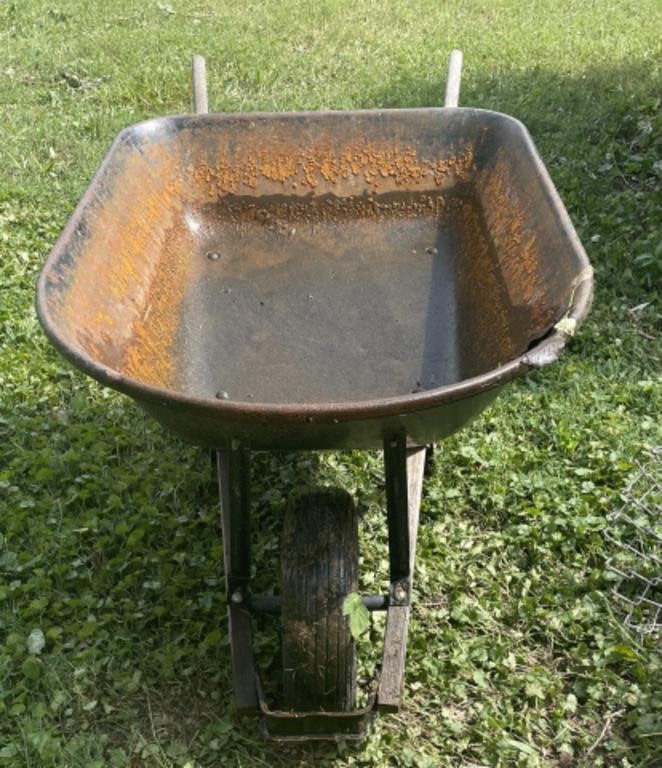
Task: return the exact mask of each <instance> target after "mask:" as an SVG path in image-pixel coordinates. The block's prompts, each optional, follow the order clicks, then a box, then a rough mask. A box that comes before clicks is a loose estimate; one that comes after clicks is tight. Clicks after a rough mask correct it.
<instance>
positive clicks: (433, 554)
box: [0, 0, 662, 768]
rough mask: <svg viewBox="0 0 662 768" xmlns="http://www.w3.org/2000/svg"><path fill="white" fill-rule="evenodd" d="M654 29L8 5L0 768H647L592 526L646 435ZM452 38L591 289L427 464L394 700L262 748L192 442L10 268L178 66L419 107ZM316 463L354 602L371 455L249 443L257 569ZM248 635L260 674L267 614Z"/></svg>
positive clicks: (330, 6) (354, 104) (553, 9)
mask: <svg viewBox="0 0 662 768" xmlns="http://www.w3.org/2000/svg"><path fill="white" fill-rule="evenodd" d="M661 28H662V6H660V4H659V2H657V0H641V1H640V2H627V1H626V0H619V1H618V2H617V1H616V0H614V1H613V2H612V1H611V0H596V2H586V0H583V1H582V2H579V0H576V1H572V0H567V1H566V2H556V0H554V1H552V0H548V1H547V2H543V1H542V0H541V1H540V2H529V3H525V2H514V0H493V2H491V3H486V2H471V1H469V2H467V1H466V0H465V1H464V2H439V0H434V2H433V1H432V0H429V1H423V0H420V1H419V2H412V3H405V2H370V1H369V0H353V1H352V2H347V1H345V0H333V1H331V0H328V1H327V2H324V1H323V0H318V2H314V3H313V2H290V1H289V0H281V1H280V2H276V0H273V1H269V2H254V3H245V4H242V3H217V2H211V0H207V1H206V2H203V0H199V1H197V2H195V1H194V2H183V1H180V0H169V2H167V3H166V2H163V3H158V2H151V0H150V1H149V2H143V3H138V2H129V1H128V0H114V1H113V2H107V3H101V2H92V0H87V1H86V2H80V0H78V1H77V2H74V0H61V1H60V2H58V3H57V4H56V5H53V4H51V3H46V2H43V1H42V0H22V1H21V2H19V1H18V0H15V1H12V0H3V2H2V4H0V74H1V78H0V129H1V131H2V146H1V149H0V344H1V349H0V766H4V765H6V766H11V767H12V768H13V767H14V766H16V767H17V768H18V767H21V768H22V767H23V766H35V767H39V768H41V766H63V767H67V768H69V767H72V768H91V767H93V766H128V765H131V766H160V767H163V766H186V765H188V766H191V768H193V766H204V767H206V766H216V765H220V766H236V767H237V768H239V767H240V766H244V767H247V766H261V765H263V766H271V767H272V768H280V767H283V768H284V767H285V766H288V767H289V766H308V765H311V766H312V765H315V766H375V767H379V768H381V766H415V767H417V768H424V767H425V766H434V767H435V768H436V767H437V766H452V767H455V766H462V767H464V768H470V767H473V768H476V767H477V766H527V768H533V767H534V766H550V767H552V766H577V767H578V768H579V767H582V768H583V767H584V766H607V767H609V768H611V767H612V766H622V767H626V766H632V767H634V766H637V767H638V768H639V767H640V768H644V767H648V766H655V765H660V764H662V762H661V760H660V749H659V744H660V734H661V733H662V710H661V705H660V689H661V675H660V657H659V650H658V649H657V648H656V646H655V643H654V642H653V641H652V640H651V639H650V638H649V639H642V638H638V637H636V636H634V635H633V634H632V633H630V632H629V631H628V630H626V629H625V628H624V626H623V624H622V622H621V619H622V615H623V614H622V612H621V610H620V608H619V606H618V605H617V604H615V603H614V602H613V601H612V600H610V598H609V596H608V592H609V581H608V579H607V578H606V575H605V570H604V560H605V557H606V556H607V555H608V554H609V548H608V546H607V545H606V544H605V541H604V538H603V536H602V531H603V530H604V529H605V527H606V525H607V515H608V514H609V513H610V512H611V511H613V510H614V509H616V508H617V507H618V506H619V504H620V500H619V489H621V488H622V487H623V485H624V484H625V483H626V482H627V481H628V479H629V478H630V477H631V475H632V472H633V471H634V461H635V459H636V458H637V457H640V456H642V455H644V454H645V453H646V451H647V450H649V449H650V448H651V447H653V446H655V445H659V444H660V443H661V442H662V440H661V435H660V424H659V413H660V411H661V410H662V402H661V401H662V397H661V396H660V395H661V388H660V379H659V371H660V344H659V335H658V334H659V285H660V279H661V277H662V274H661V262H662V246H661V245H660V240H659V232H660V227H661V225H662V213H661V210H662V167H661V166H660V156H661V153H660V149H661V148H662V138H661V137H662V117H661V110H660V94H661V93H662V74H661V62H662V46H661V44H660V38H659V30H660V29H661ZM453 47H460V48H462V49H463V50H464V52H465V61H466V65H465V73H464V79H463V88H462V94H461V102H462V103H464V104H470V105H475V106H481V107H486V108H491V109H498V110H501V111H504V112H507V113H509V114H512V115H515V116H516V117H519V118H520V119H521V120H523V121H524V122H525V123H526V125H527V126H528V127H529V129H530V130H531V133H532V134H533V137H534V139H535V141H536V143H537V144H538V147H539V149H540V151H541V154H542V156H543V159H544V160H545V162H546V164H547V166H548V168H549V170H550V172H551V174H552V176H553V178H554V181H555V183H556V184H557V187H558V189H559V191H560V193H561V197H562V199H563V200H564V202H565V203H566V206H567V207H568V210H569V212H570V214H571V216H572V218H573V220H574V222H575V225H576V226H577V229H578V231H579V234H580V237H581V238H582V240H583V242H584V244H585V245H586V247H587V250H588V252H589V256H590V258H591V259H592V262H593V264H594V266H595V268H596V280H597V283H596V285H597V291H596V298H595V305H594V308H593V312H592V315H591V318H590V321H589V322H588V323H587V325H586V326H584V328H583V329H582V331H581V333H580V335H579V336H578V338H577V339H576V340H575V341H573V343H572V345H571V347H570V349H569V351H568V352H567V353H566V354H565V355H564V356H563V357H562V359H561V360H560V361H559V363H558V364H556V365H554V366H552V367H551V368H550V369H548V370H545V371H544V372H541V373H539V374H536V375H535V376H532V377H531V378H530V379H528V380H526V381H521V382H518V383H517V384H515V385H512V386H510V387H508V389H507V391H506V392H505V393H504V395H503V396H502V397H501V398H500V400H499V401H498V403H497V404H496V405H495V406H494V407H493V408H492V409H491V410H489V411H488V412H487V413H485V414H484V415H483V416H482V417H481V418H480V419H479V420H478V421H477V422H475V423H474V424H473V425H472V426H471V427H470V428H468V429H467V430H465V431H464V432H463V433H462V434H460V435H457V436H455V437H453V438H451V439H449V440H448V441H447V442H446V443H445V444H444V445H442V446H440V447H439V449H438V451H437V453H436V456H435V460H434V468H433V472H432V475H431V477H430V478H429V479H428V481H427V484H426V490H425V498H424V501H423V508H422V528H421V534H420V554H419V571H418V574H417V590H416V592H417V594H416V599H417V604H416V607H415V609H414V612H413V622H412V627H411V637H410V645H409V647H410V653H409V661H408V669H407V678H406V707H405V709H404V710H403V711H402V712H401V713H400V714H399V715H397V716H383V717H380V718H379V719H378V721H377V724H376V727H375V729H374V732H373V734H372V736H371V737H370V739H369V740H368V741H367V742H366V743H365V744H363V745H361V746H359V747H355V746H351V745H346V744H344V745H340V746H337V747H336V746H326V747H316V748H313V747H305V748H297V749H294V748H282V747H281V748H277V747H273V746H270V745H268V744H265V743H263V742H261V741H260V739H259V737H258V734H257V731H256V728H255V725H254V724H253V723H252V722H250V721H249V722H247V723H240V722H238V721H237V720H236V718H235V716H234V715H233V712H232V706H231V695H230V682H229V676H228V644H227V633H226V630H227V625H226V620H225V617H224V608H223V602H222V581H223V574H222V563H221V546H220V540H219V534H218V530H217V522H216V520H217V501H216V492H215V489H214V488H213V487H212V485H211V484H210V479H209V466H208V459H207V457H206V456H205V454H204V453H203V452H202V451H200V450H198V449H196V448H193V447H190V446H186V445H183V444H182V443H180V442H179V441H178V440H176V439H175V438H174V437H172V436H171V435H169V434H166V433H165V432H163V431H162V430H161V429H160V428H159V427H157V426H156V425H155V424H153V423H152V422H151V421H150V420H149V419H147V418H146V417H143V415H142V414H141V412H139V411H138V410H137V408H136V407H134V406H133V404H132V403H131V402H129V401H128V400H126V399H125V398H123V397H120V396H119V395H116V394H114V393H111V392H109V391H105V390H102V389H101V388H100V387H98V386H97V385H96V384H95V383H94V382H92V381H91V380H89V379H87V378H85V377H84V376H83V375H81V374H79V373H78V372H76V371H74V370H72V369H71V368H70V367H69V366H67V365H66V364H65V363H64V362H63V361H62V360H61V359H60V358H59V357H58V356H57V354H56V353H55V352H54V350H53V349H52V348H51V347H50V346H49V345H48V343H47V342H46V340H45V338H44V336H43V334H42V333H41V331H40V329H39V327H38V324H37V321H36V318H35V314H34V310H33V296H34V286H35V281H36V278H37V274H38V272H39V269H40V267H41V265H42V264H43V262H44V259H45V257H46V255H47V253H48V251H49V249H50V248H51V247H52V245H53V243H54V242H55V239H56V237H57V235H58V233H59V231H60V229H61V228H62V226H63V225H64V224H65V222H66V220H67V218H68V216H69V215H70V213H71V211H72V210H73V207H74V205H75V204H76V202H77V200H78V199H79V197H80V195H81V194H82V192H83V190H84V189H85V187H86V186H87V184H88V181H89V179H90V177H91V175H92V173H93V172H94V169H95V168H96V166H97V165H98V163H99V162H100V160H101V158H102V157H103V155H104V152H105V150H106V148H107V146H108V144H109V142H110V141H111V139H112V137H113V136H114V135H115V134H116V133H117V131H119V130H120V129H121V128H122V127H124V126H126V125H128V124H130V123H133V122H136V121H138V120H140V119H143V118H145V117H148V116H156V115H163V114H171V113H177V112H182V111H186V110H187V109H188V108H189V104H190V85H189V75H188V67H189V61H190V57H191V55H192V54H193V53H195V52H200V53H203V54H205V55H206V56H207V58H208V70H209V80H210V101H211V104H212V106H213V108H214V109H216V110H219V111H220V110H241V111H247V110H256V109H268V110H271V109H276V110H290V109H334V108H359V107H371V106H389V107H397V106H416V105H432V104H438V103H439V102H440V101H441V98H442V93H443V73H444V67H445V57H446V54H447V52H448V51H449V50H450V49H451V48H453ZM642 305H645V306H642ZM311 475H312V476H316V477H317V478H319V479H321V480H324V481H327V482H330V483H334V484H340V485H343V486H344V487H346V488H348V489H349V490H351V491H352V492H353V493H354V494H355V496H356V498H357V500H358V502H359V504H360V507H361V510H362V515H363V519H362V531H363V534H362V536H363V539H362V541H363V556H362V557H363V563H362V570H363V574H364V579H363V584H362V588H363V589H365V590H366V591H372V590H375V591H378V590H379V589H381V588H382V587H383V582H384V579H385V576H386V573H385V563H384V556H385V531H384V520H383V512H382V504H383V500H382V492H381V484H382V474H381V467H380V462H379V458H378V457H377V456H374V455H372V454H369V455H366V454H360V453H351V454H346V455H342V456H340V455H337V454H325V455H322V456H320V457H318V459H314V458H313V457H310V456H305V455H303V456H284V457H268V456H262V457H259V458H258V460H257V465H256V472H255V477H254V487H253V496H254V504H255V511H256V515H257V516H258V519H259V526H258V527H259V529H260V535H259V536H258V537H256V542H255V544H256V557H260V558H262V560H263V562H264V563H265V567H264V569H261V570H260V573H259V581H260V582H261V583H262V586H263V587H264V586H266V585H268V584H269V583H271V582H272V581H273V579H274V578H275V576H274V574H273V572H272V570H271V569H272V567H273V563H274V561H275V559H276V556H277V553H278V543H277V536H278V529H279V524H280V520H281V518H282V510H283V505H284V503H285V500H286V498H287V495H288V493H290V492H291V490H292V489H293V488H295V487H296V486H297V485H300V484H301V483H305V482H306V480H307V478H309V477H310V476H311ZM36 629H38V630H41V631H42V632H43V633H44V638H45V645H44V647H43V649H42V650H41V651H40V652H39V653H31V652H30V651H29V650H28V648H27V641H28V637H29V636H30V633H31V632H33V630H36ZM378 630H379V626H375V628H374V629H373V631H372V634H371V638H372V639H373V640H376V638H377V637H378V635H379V632H378ZM33 637H34V635H33ZM364 646H365V654H364V655H365V659H366V660H365V670H366V671H370V664H371V659H372V656H373V653H372V652H371V648H370V644H369V643H367V642H366V643H364ZM256 647H257V654H258V658H259V661H260V664H261V666H262V668H263V669H264V670H265V674H266V675H268V674H269V673H270V672H273V670H274V669H275V667H276V665H277V661H278V660H277V653H278V652H277V649H276V646H275V640H274V632H273V628H270V627H266V628H265V631H264V632H263V633H261V634H260V636H259V637H258V638H257V640H256ZM32 650H33V651H34V650H35V648H33V649H32Z"/></svg>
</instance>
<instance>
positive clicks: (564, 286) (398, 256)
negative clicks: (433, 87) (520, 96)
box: [37, 108, 592, 448]
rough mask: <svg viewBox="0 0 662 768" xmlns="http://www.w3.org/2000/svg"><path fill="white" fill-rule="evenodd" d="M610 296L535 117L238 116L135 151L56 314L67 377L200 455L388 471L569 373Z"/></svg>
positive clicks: (52, 319)
mask: <svg viewBox="0 0 662 768" xmlns="http://www.w3.org/2000/svg"><path fill="white" fill-rule="evenodd" d="M591 284H592V280H591V273H590V267H589V265H588V261H587V259H586V256H585V254H584V251H583V249H582V247H581V244H580V243H579V241H578V239H577V236H576V234H575V232H574V230H573V227H572V225H571V223H570V221H569V219H568V216H567V215H566V212H565V210H564V208H563V205H562V203H561V201H560V200H559V197H558V195H557V193H556V191H555V189H554V186H553V184H552V182H551V180H550V178H549V176H548V174H547V172H546V170H545V168H544V166H543V163H542V162H541V160H540V158H539V156H538V153H537V152H536V149H535V148H534V145H533V143H532V141H531V139H530V137H529V135H528V133H527V131H526V129H525V128H524V126H523V125H522V124H521V123H520V122H518V121H517V120H515V119H513V118H511V117H508V116H506V115H503V114H498V113H495V112H490V111H485V110H478V109H467V108H450V109H449V108H439V109H407V110H405V109H401V110H374V111H352V112H326V113H295V114H292V113H290V114H276V113H274V114H222V115H221V114H216V115H196V116H183V117H171V118H162V119H155V120H150V121H147V122H144V123H140V124H138V125H135V126H132V127H130V128H127V129H126V130H124V131H122V133H120V135H119V136H118V137H117V139H116V140H115V142H114V143H113V145H112V147H111V148H110V151H109V153H108V155H107V157H106V159H105V160H104V162H103V164H102V166H101V168H100V169H99V171H98V173H97V174H96V176H95V177H94V179H93V181H92V183H91V185H90V187H89V189H88V190H87V192H86V194H85V196H84V197H83V199H82V201H81V203H80V205H79V206H78V208H77V209H76V211H75V213H74V215H73V217H72V218H71V221H70V222H69V224H68V225H67V227H66V229H65V231H64V233H63V234H62V236H61V238H60V240H59V241H58V243H57V245H56V246H55V248H54V249H53V252H52V254H51V256H50V258H49V259H48V262H47V264H46V266H45V268H44V270H43V274H42V276H41V280H40V283H39V291H38V304H37V306H38V312H39V317H40V319H41V322H42V324H43V326H44V328H45V330H46V332H47V334H48V335H49V337H50V339H51V340H52V341H53V343H54V344H55V345H56V347H57V348H58V349H59V350H60V351H61V352H62V353H63V354H64V355H65V356H67V357H68V358H69V359H71V360H72V361H73V362H74V363H75V364H76V365H78V366H79V367H81V368H82V369H83V370H85V371H86V372H87V373H89V374H91V375H92V376H93V377H95V378H97V379H98V380H99V381H101V382H103V383H104V384H107V385H109V386H111V387H114V388H116V389H119V390H121V391H123V392H125V393H127V394H129V395H131V396H132V397H134V398H135V399H136V400H137V401H138V402H139V403H140V404H141V405H142V406H143V407H144V408H145V409H146V410H148V411H149V412H150V413H151V414H153V415H154V416H155V417H156V418H157V419H159V420H160V421H162V422H163V423H164V424H166V425H167V426H168V427H170V428H172V429H174V430H176V431H177V432H179V433H180V434H181V435H183V436H184V437H186V438H188V439H190V440H193V441H195V442H198V443H201V444H206V445H209V446H214V447H222V446H223V445H225V444H227V441H228V440H230V439H231V438H239V439H242V440H244V441H248V442H249V443H250V444H251V445H252V446H253V447H255V448H287V447H300V448H325V447H343V446H354V447H371V446H374V447H376V446H379V445H381V441H382V436H383V434H384V432H385V431H393V429H396V428H403V429H405V431H406V432H407V434H408V435H409V437H410V438H411V440H413V441H414V442H417V443H419V444H424V443H426V442H429V441H431V440H432V439H438V438H441V437H443V436H444V435H446V434H448V433H450V432H452V431H454V430H456V429H458V428H459V427H461V426H462V425H463V424H464V423H465V422H466V421H467V420H469V419H470V418H472V417H473V416H475V415H476V414H477V413H478V412H479V411H480V410H482V408H483V407H484V406H485V405H486V404H487V403H488V402H490V401H491V400H492V399H493V397H494V396H495V394H496V390H497V388H498V387H499V386H500V385H502V384H503V383H504V382H506V381H508V380H509V379H512V378H513V377H515V376H518V375H520V374H522V373H525V372H526V371H528V370H529V369H530V368H531V367H532V366H537V365H539V364H541V363H544V362H549V361H552V360H553V359H555V358H556V356H557V355H558V353H559V352H560V349H561V348H562V346H563V342H564V341H565V338H566V333H564V332H563V331H554V326H555V325H556V324H557V323H558V322H559V321H560V320H561V319H562V318H564V317H567V318H570V320H571V321H572V322H575V323H578V322H580V321H581V319H582V318H583V316H584V314H585V312H586V311H587V307H588V304H589V299H590V292H591ZM567 327H570V326H569V325H568V326H566V329H567Z"/></svg>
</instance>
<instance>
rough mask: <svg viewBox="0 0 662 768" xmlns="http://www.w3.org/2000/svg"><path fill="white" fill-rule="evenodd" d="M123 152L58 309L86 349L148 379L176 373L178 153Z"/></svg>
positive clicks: (179, 293)
mask: <svg viewBox="0 0 662 768" xmlns="http://www.w3.org/2000/svg"><path fill="white" fill-rule="evenodd" d="M143 155H146V156H147V161H148V162H146V161H145V159H143V157H141V156H140V155H138V154H135V155H128V156H127V157H126V158H125V159H124V167H123V168H122V172H121V174H120V175H119V177H118V179H117V180H115V181H114V184H115V185H116V186H115V187H114V188H112V189H110V190H109V191H110V195H111V196H110V198H106V197H104V198H102V199H101V200H100V201H98V204H97V207H96V209H95V211H94V216H93V218H92V220H91V221H90V222H89V225H88V226H89V230H90V234H89V236H88V238H87V240H86V241H85V242H84V243H83V246H82V247H83V253H82V254H81V255H80V256H79V257H78V258H77V259H75V260H74V262H73V266H72V268H71V271H70V274H69V275H68V283H69V288H68V290H67V291H66V292H65V294H64V295H63V296H62V299H61V314H62V318H63V320H64V322H65V323H66V325H67V327H68V328H69V330H70V333H71V335H72V336H73V337H74V338H76V339H77V340H78V343H79V344H80V345H81V346H82V347H83V349H84V350H85V351H86V352H87V354H88V355H89V356H90V357H92V358H93V359H94V360H96V361H97V362H100V363H102V364H104V365H106V366H108V367H110V368H112V369H114V370H116V371H118V372H120V373H124V374H125V375H127V376H130V377H132V378H134V379H137V380H139V381H142V382H145V383H148V384H160V385H167V384H168V383H169V382H170V381H171V379H172V376H173V373H174V372H173V362H172V357H171V346H172V342H173V339H174V335H175V332H176V325H177V322H176V318H177V311H176V308H177V306H178V305H179V304H180V303H181V300H182V292H183V280H182V268H183V265H182V263H181V255H180V252H179V251H178V252H177V253H173V252H172V250H171V249H170V247H169V244H168V242H169V236H168V232H169V231H170V230H171V229H172V228H173V226H174V224H175V223H176V221H177V220H181V218H182V215H183V211H182V206H183V196H182V188H183V185H182V181H181V178H180V177H179V176H178V175H177V156H176V155H175V154H174V153H173V154H170V155H168V154H166V153H165V152H162V153H159V152H158V151H157V150H156V148H152V151H151V154H150V150H149V148H148V149H147V151H146V152H144V153H143Z"/></svg>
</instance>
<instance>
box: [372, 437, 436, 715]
mask: <svg viewBox="0 0 662 768" xmlns="http://www.w3.org/2000/svg"><path fill="white" fill-rule="evenodd" d="M396 442H397V445H396V446H392V445H389V449H392V452H391V451H390V450H385V459H386V461H387V462H389V461H391V460H392V461H393V462H394V464H395V465H396V467H397V471H396V472H395V473H394V472H391V475H392V476H393V475H395V477H396V478H399V480H394V479H393V477H392V478H391V480H390V481H389V479H388V474H389V472H388V467H389V464H388V463H387V464H386V466H387V481H386V488H387V494H388V493H391V494H393V495H394V496H395V497H396V498H399V499H400V503H402V498H403V496H404V497H405V498H406V508H405V509H406V517H407V536H406V539H405V537H404V536H403V537H402V538H401V539H400V540H399V541H396V543H395V549H396V554H395V555H394V557H393V560H394V561H395V563H398V564H401V558H402V552H401V548H402V547H403V545H404V541H405V540H406V542H407V557H408V563H409V567H408V591H407V595H406V597H407V600H406V602H404V603H401V604H399V605H394V604H393V603H392V602H391V603H390V605H389V608H388V613H387V615H386V633H385V636H384V653H383V656H382V670H381V675H380V678H379V689H378V691H377V707H378V708H379V709H380V710H382V711H386V712H397V711H398V709H399V708H400V703H401V701H402V683H403V680H404V674H405V660H406V657H407V634H408V630H409V611H410V608H409V598H410V595H411V587H412V581H413V572H414V562H415V559H416V536H417V532H418V519H419V514H420V508H421V493H422V489H423V473H424V471H425V448H409V449H406V451H405V470H404V475H405V490H404V491H403V490H402V488H401V486H400V485H398V483H399V482H401V479H402V472H403V470H402V463H403V461H402V455H401V452H402V445H401V443H400V442H399V441H396ZM389 486H392V487H391V491H389ZM396 507H397V504H396ZM398 509H399V511H398V512H397V513H396V512H394V517H396V518H397V519H396V521H394V528H397V527H398V526H400V525H401V515H402V511H401V508H399V507H398ZM391 533H392V529H391V525H390V518H389V544H390V538H391Z"/></svg>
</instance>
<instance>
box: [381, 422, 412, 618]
mask: <svg viewBox="0 0 662 768" xmlns="http://www.w3.org/2000/svg"><path fill="white" fill-rule="evenodd" d="M384 474H385V480H386V516H387V521H388V552H389V567H390V583H391V594H390V597H391V605H408V604H409V592H410V584H409V582H410V578H411V568H410V561H409V553H410V543H409V507H408V498H407V437H406V435H405V433H404V432H402V433H400V434H396V435H391V436H390V437H387V438H386V440H384Z"/></svg>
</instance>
